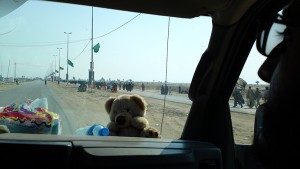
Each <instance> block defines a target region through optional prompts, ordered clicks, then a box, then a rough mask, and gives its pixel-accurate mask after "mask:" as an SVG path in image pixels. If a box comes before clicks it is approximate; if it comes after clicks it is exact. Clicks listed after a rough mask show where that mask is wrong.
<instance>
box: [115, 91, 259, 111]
mask: <svg viewBox="0 0 300 169" xmlns="http://www.w3.org/2000/svg"><path fill="white" fill-rule="evenodd" d="M118 92H120V93H132V94H138V95H141V96H144V97H150V98H155V99H160V100H164V99H166V100H167V101H172V102H176V103H185V104H192V101H191V100H190V99H189V98H188V95H187V94H179V93H174V94H172V95H161V94H160V93H159V92H160V91H157V90H145V91H144V92H142V91H141V90H132V91H131V92H127V91H124V90H119V91H118ZM229 106H230V110H231V111H233V112H239V113H247V114H255V111H256V109H255V108H252V109H251V108H249V107H248V106H246V105H244V106H243V108H240V107H239V106H237V107H236V108H233V101H232V100H230V101H229Z"/></svg>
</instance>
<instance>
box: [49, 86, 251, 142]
mask: <svg viewBox="0 0 300 169" xmlns="http://www.w3.org/2000/svg"><path fill="white" fill-rule="evenodd" d="M48 85H49V87H51V88H53V89H54V91H56V92H58V93H59V94H60V97H61V99H64V100H65V101H66V102H73V103H72V104H76V105H78V106H80V105H81V107H84V106H88V109H89V111H87V112H84V115H82V114H72V116H74V117H77V118H76V122H75V123H76V124H73V125H74V128H80V127H82V126H86V125H89V124H93V123H101V124H103V125H105V124H107V123H108V115H107V114H105V113H106V112H105V109H104V103H105V101H106V99H107V98H108V97H109V96H117V95H119V94H121V93H111V92H107V91H103V90H97V89H94V90H93V92H78V91H77V88H78V85H77V86H76V85H72V84H69V85H56V84H52V83H48ZM158 92H160V91H158ZM144 98H145V100H146V101H147V103H148V110H147V115H146V117H147V119H148V120H149V123H150V126H152V127H154V128H156V129H158V130H160V131H161V133H162V138H165V139H176V138H179V137H180V135H181V133H182V131H183V126H184V124H185V122H186V119H187V116H188V113H189V109H190V105H188V104H180V103H174V102H170V101H166V102H164V101H163V100H158V99H153V98H147V97H144ZM95 112H97V113H95ZM98 112H99V113H98ZM101 112H102V116H100V113H101ZM75 113H76V112H75ZM103 113H104V116H106V117H107V118H105V119H104V118H103ZM231 116H232V124H233V133H234V139H235V142H236V143H239V144H251V143H252V139H253V124H254V115H251V114H243V113H237V112H232V113H231ZM74 117H73V118H74ZM99 119H101V121H100V120H99Z"/></svg>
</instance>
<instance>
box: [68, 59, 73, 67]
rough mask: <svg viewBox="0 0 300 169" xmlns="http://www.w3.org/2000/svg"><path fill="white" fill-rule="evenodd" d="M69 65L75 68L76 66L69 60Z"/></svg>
mask: <svg viewBox="0 0 300 169" xmlns="http://www.w3.org/2000/svg"><path fill="white" fill-rule="evenodd" d="M68 65H70V66H72V67H74V64H73V62H71V61H70V60H69V59H68Z"/></svg>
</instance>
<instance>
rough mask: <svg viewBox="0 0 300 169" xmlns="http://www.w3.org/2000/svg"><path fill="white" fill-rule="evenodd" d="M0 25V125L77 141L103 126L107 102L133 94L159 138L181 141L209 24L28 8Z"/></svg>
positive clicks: (47, 5) (59, 7)
mask: <svg viewBox="0 0 300 169" xmlns="http://www.w3.org/2000/svg"><path fill="white" fill-rule="evenodd" d="M0 25H1V26H0V48H1V50H0V55H1V58H0V59H1V60H0V62H1V72H0V92H1V94H0V107H1V109H0V110H1V120H0V122H1V125H6V126H7V127H8V129H9V130H10V132H12V133H34V134H55V135H75V134H76V135H77V133H76V131H77V130H78V129H82V128H84V127H87V126H91V125H94V124H101V125H103V126H106V125H107V124H108V123H109V122H110V116H109V114H108V113H107V112H106V109H105V102H106V100H107V99H108V98H109V97H116V96H119V95H122V94H138V95H141V96H142V97H144V98H145V100H146V102H147V104H148V105H147V111H146V118H147V120H148V121H149V126H151V127H153V128H155V129H157V130H158V131H159V132H160V134H161V138H168V139H177V138H179V137H180V136H181V133H182V131H183V127H184V124H185V122H186V118H187V116H188V113H189V110H190V106H191V101H190V100H189V98H188V92H189V86H190V82H191V79H192V77H193V73H194V71H195V69H196V66H197V64H198V62H199V60H200V58H201V55H202V53H203V52H204V51H205V49H206V47H207V46H208V41H209V37H210V32H211V27H212V21H211V18H210V17H206V16H202V17H197V18H193V19H180V18H174V17H166V16H156V15H150V14H143V13H135V12H125V11H118V10H111V9H105V8H97V7H93V8H92V7H88V6H81V5H71V4H64V3H54V2H41V1H27V2H26V3H24V4H23V5H21V6H20V7H19V8H17V9H16V10H14V11H12V12H10V13H8V14H6V15H4V16H2V17H1V18H0ZM126 85H127V86H126ZM142 86H143V87H142ZM165 87H168V89H165ZM37 107H39V108H41V110H36V108H37ZM29 112H30V113H32V112H33V114H30V116H29V115H28V114H29Z"/></svg>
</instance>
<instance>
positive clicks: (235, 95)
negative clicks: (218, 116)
mask: <svg viewBox="0 0 300 169" xmlns="http://www.w3.org/2000/svg"><path fill="white" fill-rule="evenodd" d="M232 95H233V100H234V103H233V107H236V106H237V105H238V104H239V105H240V106H241V108H243V100H244V99H243V96H242V94H241V92H240V90H239V89H238V88H237V87H235V88H234V91H233V94H232Z"/></svg>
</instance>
